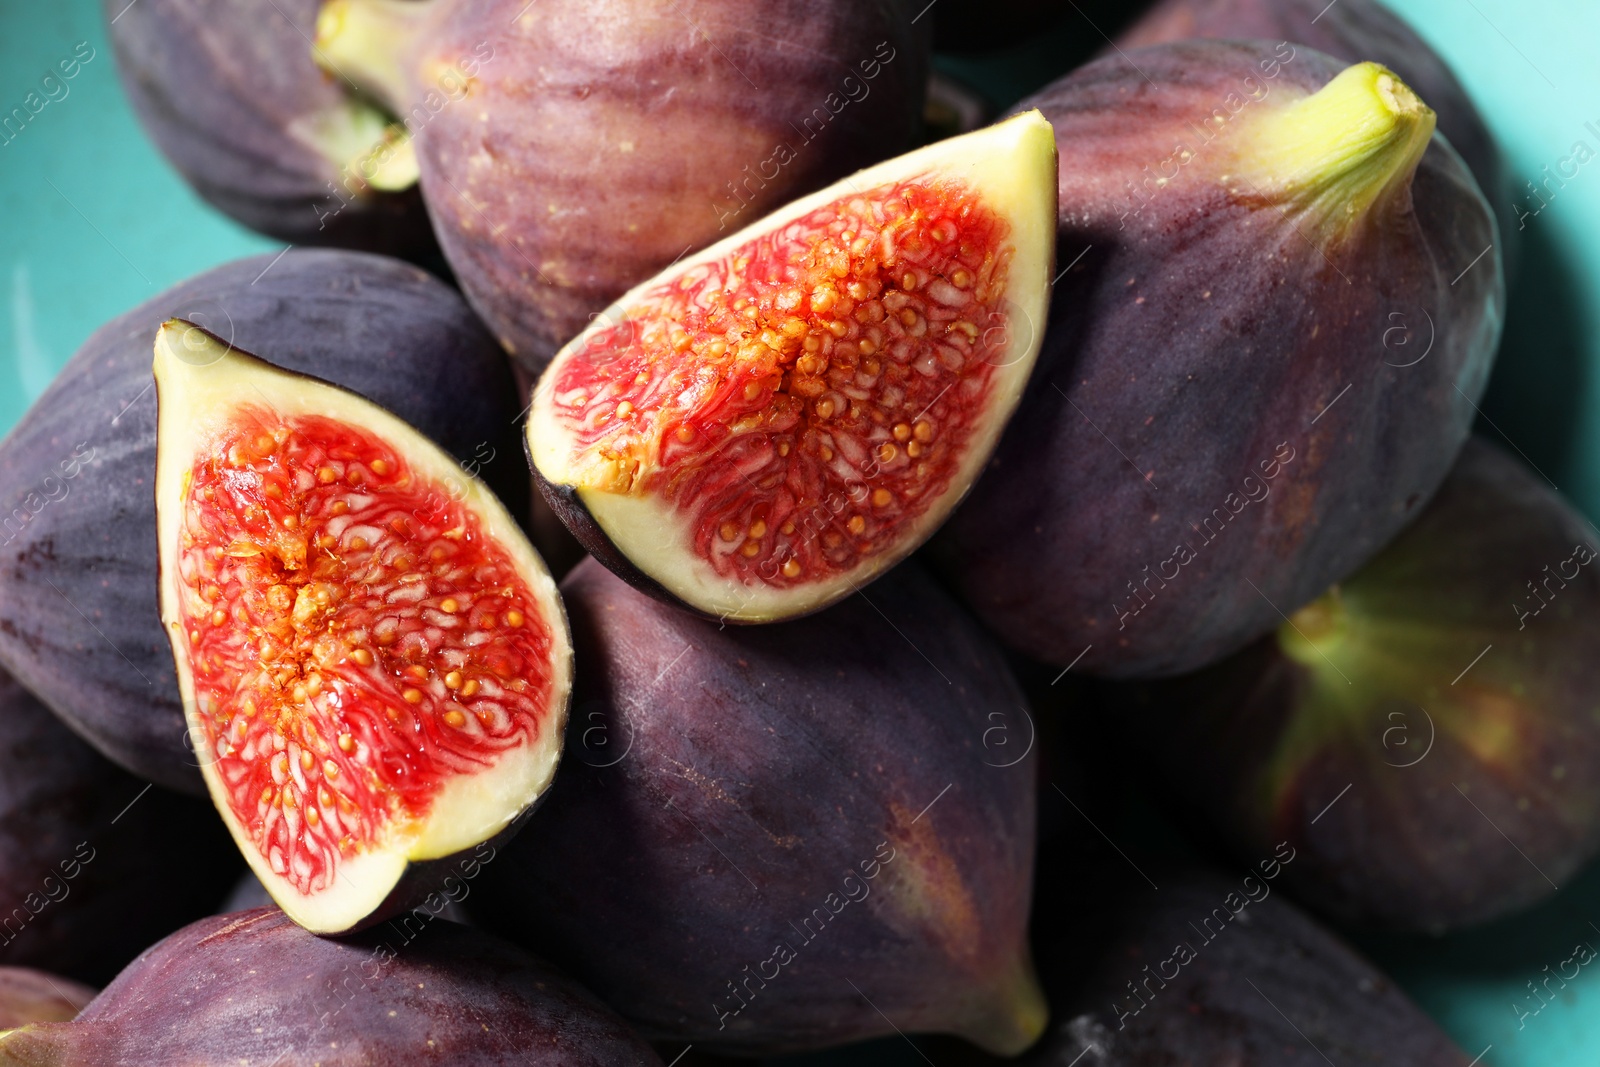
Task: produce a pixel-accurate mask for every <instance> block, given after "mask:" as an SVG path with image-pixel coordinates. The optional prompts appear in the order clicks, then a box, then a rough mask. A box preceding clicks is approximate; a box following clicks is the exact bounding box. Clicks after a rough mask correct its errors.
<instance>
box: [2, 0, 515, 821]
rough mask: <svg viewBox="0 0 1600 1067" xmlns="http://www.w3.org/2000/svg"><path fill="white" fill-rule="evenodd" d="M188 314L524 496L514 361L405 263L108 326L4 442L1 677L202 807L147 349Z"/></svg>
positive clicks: (372, 262) (268, 260) (236, 265)
mask: <svg viewBox="0 0 1600 1067" xmlns="http://www.w3.org/2000/svg"><path fill="white" fill-rule="evenodd" d="M141 2H142V0H141ZM175 315H176V316H183V317H186V318H189V319H192V320H195V321H198V322H203V323H206V324H208V325H209V326H210V327H211V329H212V330H214V331H215V332H217V333H218V334H220V335H221V336H223V337H225V338H227V339H229V340H231V341H233V342H235V343H237V344H239V345H241V346H244V347H246V348H250V349H256V350H269V351H271V352H272V355H273V358H274V359H275V360H277V361H279V362H280V363H281V364H282V365H283V366H285V367H287V368H289V369H291V370H299V371H306V372H308V373H311V374H315V375H318V376H319V377H323V378H327V379H329V380H330V381H334V382H338V383H339V384H341V385H344V386H347V387H349V388H352V389H354V390H356V391H357V392H359V393H361V394H363V395H364V396H367V397H369V398H370V399H372V400H374V401H376V402H377V403H379V404H382V405H383V406H384V407H386V408H388V409H389V410H391V411H394V412H397V413H398V414H399V415H400V416H401V417H403V418H405V419H406V420H407V421H409V422H411V423H412V424H414V425H415V426H417V427H418V428H419V429H420V430H422V432H423V433H426V434H428V435H429V436H431V437H432V438H433V439H434V440H436V441H439V442H440V443H441V444H443V445H444V446H445V447H446V448H448V449H449V450H450V451H451V452H453V453H454V454H455V455H456V456H458V457H459V458H460V459H461V462H462V464H463V466H464V468H465V469H466V470H467V471H469V472H479V473H481V474H482V475H483V476H484V477H485V478H487V479H488V480H489V481H490V482H491V483H492V484H493V486H494V488H495V490H496V492H498V493H499V494H500V495H501V497H502V498H503V499H504V500H505V501H506V503H507V505H508V506H509V507H511V508H512V509H513V511H514V512H519V513H520V511H521V510H522V509H524V508H525V507H526V501H527V499H528V492H529V488H530V487H529V485H528V477H527V468H526V466H525V465H524V464H523V463H522V461H521V460H520V458H519V455H518V453H519V452H520V449H519V448H518V446H517V437H518V431H517V430H516V428H515V427H514V426H513V423H514V422H515V421H516V420H517V416H518V408H519V405H518V404H517V401H516V393H515V386H514V384H513V382H512V376H511V373H510V371H509V370H508V368H507V365H506V364H507V361H506V359H505V356H504V354H503V353H501V351H500V349H499V347H498V346H497V345H496V344H495V342H494V339H493V338H492V337H490V336H489V335H488V334H487V333H486V332H485V331H484V329H483V327H482V326H481V325H480V324H479V323H478V321H477V319H476V318H475V317H474V316H473V314H472V312H471V310H470V309H469V308H468V307H467V306H466V304H465V303H463V302H462V300H461V298H460V297H459V296H458V295H456V294H455V293H454V292H452V291H451V290H450V289H448V288H447V287H446V286H444V285H442V284H441V283H439V282H438V281H436V280H434V279H433V278H431V277H429V276H428V275H427V274H425V273H423V272H422V271H420V270H418V269H416V268H414V267H411V266H408V265H406V264H404V263H400V262H397V261H395V260H391V259H385V258H382V257H379V256H371V255H363V254H360V253H353V252H337V251H328V250H299V249H296V250H293V251H290V252H286V253H284V254H283V255H282V258H281V259H276V260H275V259H274V258H273V257H272V256H270V255H268V256H260V257H254V258H250V259H243V260H238V261H236V262H233V263H229V264H226V265H224V266H221V267H218V268H216V269H214V270H211V271H208V272H206V273H204V274H201V275H199V276H197V277H195V278H192V279H190V280H189V281H187V282H184V283H182V284H180V285H178V286H175V287H174V288H172V289H169V290H168V291H166V292H165V293H162V294H161V295H160V296H157V297H155V298H154V299H152V300H150V301H149V302H148V303H145V304H143V305H141V306H139V307H137V308H135V309H133V310H132V311H129V312H127V313H126V314H124V315H121V316H119V317H118V318H116V319H113V320H112V321H111V322H109V323H107V324H106V325H105V326H103V327H101V328H100V329H99V330H97V331H96V332H95V333H94V335H93V336H91V337H90V338H89V340H88V341H86V342H85V343H84V345H83V347H82V348H81V349H79V350H78V353H77V354H76V355H75V356H74V357H73V359H72V360H71V362H69V363H68V364H67V366H66V367H65V368H64V369H63V370H62V372H61V373H60V375H59V376H58V377H57V378H56V380H55V382H54V383H53V384H52V385H51V386H50V388H49V389H48V390H46V391H45V393H44V395H43V396H41V397H40V398H39V400H38V401H37V402H36V403H35V404H34V405H33V407H32V408H31V409H30V410H29V412H28V413H27V414H26V415H25V416H23V419H22V421H21V422H20V423H18V425H17V426H16V428H15V429H14V430H13V431H12V432H11V434H10V436H8V437H7V438H6V439H5V441H4V442H3V443H0V666H3V667H4V668H5V669H7V670H9V671H10V672H11V673H12V674H14V675H15V676H16V677H17V679H18V680H19V681H21V682H22V683H23V684H24V685H26V686H27V687H28V688H29V689H31V690H32V691H33V692H34V693H36V694H37V695H38V696H39V697H40V699H42V700H43V701H44V702H45V703H46V704H47V705H49V706H50V708H51V709H52V710H54V711H55V712H56V713H57V714H58V715H60V716H61V717H62V718H63V719H64V720H65V721H66V722H67V723H68V724H69V725H70V726H72V728H73V729H74V730H76V731H78V733H80V734H81V735H82V736H84V737H85V738H87V739H88V740H89V741H90V743H92V744H93V745H94V746H95V747H96V748H98V749H99V750H100V751H101V752H103V753H105V755H107V756H108V757H110V758H111V759H112V760H114V761H116V762H117V763H119V764H121V765H122V766H124V767H126V768H128V769H129V770H131V771H132V772H133V773H135V774H137V775H139V776H140V777H142V778H147V779H150V780H151V781H155V782H159V783H160V784H162V785H165V786H169V787H171V788H174V789H181V790H185V791H188V792H192V793H196V794H199V793H203V792H204V788H205V786H204V783H203V782H202V781H201V779H200V772H199V766H198V765H199V758H198V757H197V756H196V755H195V754H194V753H193V752H192V751H191V748H192V747H193V745H192V742H191V741H190V739H189V738H188V735H187V733H186V731H185V726H184V720H183V709H182V705H181V704H180V702H179V699H178V687H177V681H176V678H175V676H174V674H173V670H172V649H171V646H170V645H169V644H168V643H167V639H166V637H165V635H164V634H163V633H162V629H161V621H160V608H159V606H158V605H157V603H156V519H155V498H154V496H153V494H152V485H153V482H154V477H155V468H156V409H155V395H154V394H155V389H154V381H153V379H152V378H151V374H150V346H151V343H152V342H153V341H154V339H155V334H156V328H157V327H158V326H160V325H161V323H162V322H164V321H166V320H167V319H169V318H172V317H173V316H175Z"/></svg>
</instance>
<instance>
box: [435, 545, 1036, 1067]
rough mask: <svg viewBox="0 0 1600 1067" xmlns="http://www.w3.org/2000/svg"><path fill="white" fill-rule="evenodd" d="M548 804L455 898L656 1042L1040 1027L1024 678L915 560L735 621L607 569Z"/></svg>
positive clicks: (578, 598) (736, 1047)
mask: <svg viewBox="0 0 1600 1067" xmlns="http://www.w3.org/2000/svg"><path fill="white" fill-rule="evenodd" d="M562 592H563V595H564V597H565V598H566V603H567V607H568V610H569V611H570V612H571V616H572V622H573V629H574V636H575V641H576V645H577V656H578V662H579V664H580V671H579V677H578V683H577V688H576V690H575V693H574V700H575V703H574V705H573V706H574V709H575V710H574V713H573V718H572V722H571V724H570V726H569V730H568V736H567V749H568V752H567V760H566V762H565V763H564V765H563V768H562V773H561V777H560V778H559V780H558V781H557V782H556V785H555V787H554V788H553V789H552V790H551V794H550V800H549V803H548V804H547V806H546V807H545V808H543V809H542V810H541V811H540V813H539V815H538V817H537V818H535V819H533V820H531V821H530V822H529V823H528V825H527V826H526V827H525V828H524V829H523V831H522V832H521V833H520V834H519V835H518V836H517V838H516V839H515V840H514V841H512V842H511V844H510V845H508V846H507V847H506V848H505V849H504V850H503V855H502V856H501V857H500V858H499V859H497V860H496V862H495V863H494V865H493V866H492V867H489V868H488V869H487V870H486V871H485V872H484V876H483V879H482V884H481V886H480V887H479V888H478V891H477V892H475V893H474V894H473V895H472V896H471V897H470V898H469V899H468V900H467V902H466V904H467V908H468V909H469V911H472V912H473V915H474V918H475V919H477V920H478V921H479V922H480V923H482V924H483V925H484V926H485V928H487V929H491V930H493V931H495V932H497V933H501V934H503V935H506V936H509V937H511V938H512V939H513V940H516V941H519V942H522V943H526V944H528V945H529V946H530V947H531V948H534V949H535V950H536V951H539V952H540V953H542V954H545V955H548V956H550V957H551V958H552V959H554V960H555V961H556V962H557V963H558V964H561V965H562V966H565V967H567V968H568V969H570V970H571V971H572V972H573V973H574V974H575V975H576V976H577V978H578V979H579V980H580V981H581V982H583V983H584V984H585V985H587V986H588V987H590V988H592V989H594V990H595V992H596V993H598V994H599V995H600V997H601V998H602V999H603V1000H605V1001H606V1002H607V1003H608V1004H611V1005H612V1006H613V1007H615V1008H617V1010H618V1011H620V1012H621V1013H622V1014H623V1015H624V1016H625V1017H626V1018H628V1019H630V1020H631V1021H632V1022H633V1023H634V1024H635V1025H637V1026H638V1027H640V1029H641V1031H642V1032H643V1033H644V1034H645V1036H646V1037H648V1038H651V1039H661V1040H669V1039H670V1040H673V1041H688V1042H692V1043H693V1044H694V1045H695V1046H696V1048H697V1049H701V1050H704V1051H714V1052H719V1053H736V1054H741V1055H757V1054H768V1053H779V1052H788V1051H800V1050H808V1049H816V1048H821V1047H826V1046H829V1045H836V1044H843V1043H846V1042H849V1041H853V1040H859V1039H862V1038H867V1037H874V1036H880V1035H884V1034H891V1035H892V1034H893V1033H894V1032H895V1028H898V1029H900V1030H903V1031H917V1030H936V1031H942V1032H947V1033H955V1034H959V1035H962V1036H964V1037H966V1038H967V1039H968V1040H970V1041H972V1042H974V1043H976V1044H979V1045H982V1046H984V1047H987V1048H990V1049H993V1050H995V1051H998V1052H1001V1053H1004V1054H1014V1053H1016V1052H1019V1051H1021V1050H1022V1049H1023V1048H1025V1047H1027V1046H1028V1045H1029V1044H1031V1043H1032V1041H1033V1040H1034V1039H1035V1038H1036V1037H1037V1036H1038V1035H1039V1033H1040V1031H1041V1029H1042V1028H1043V1026H1044V1021H1045V1019H1044V1016H1045V1005H1044V1003H1043V1001H1042V1000H1041V999H1040V995H1039V991H1038V988H1037V986H1036V984H1035V982H1034V978H1033V973H1032V967H1031V964H1030V963H1029V959H1028V954H1027V948H1026V944H1025V939H1026V932H1025V928H1026V924H1027V918H1028V895H1029V894H1028V889H1029V881H1030V877H1031V870H1032V863H1033V829H1034V792H1033V790H1034V768H1035V761H1034V759H1033V758H1032V755H1031V750H1030V749H1024V748H1023V747H1022V744H1021V743H1020V739H1019V744H1018V745H1017V746H1016V748H1017V749H1018V752H1017V753H1016V754H1015V755H1011V754H1006V755H1005V756H1004V758H1001V749H1000V748H999V747H998V746H997V745H994V744H991V743H990V742H991V741H992V740H993V738H992V736H991V734H990V731H991V730H992V729H993V728H994V727H995V726H996V721H995V719H994V717H995V716H996V715H999V716H1001V717H1002V719H1003V720H1004V721H1011V722H1015V721H1016V720H1017V719H1018V718H1019V716H1018V708H1019V706H1020V704H1021V701H1022V697H1021V694H1020V693H1019V691H1018V689H1017V685H1016V682H1015V680H1014V679H1013V678H1012V677H1011V675H1010V673H1009V672H1008V670H1007V669H1006V666H1005V662H1004V660H1003V658H1002V657H1001V656H1000V654H999V652H998V650H997V649H996V648H995V647H994V645H993V643H992V642H991V641H990V640H989V638H988V637H987V635H985V634H984V633H983V632H982V631H981V630H980V629H979V628H978V627H977V626H976V625H974V623H973V622H972V621H971V619H970V618H969V617H967V616H966V615H965V614H964V613H963V612H962V611H961V609H960V608H958V607H957V606H956V605H955V604H954V602H953V601H952V600H951V599H950V598H949V597H948V595H947V594H945V593H943V592H941V591H940V590H939V589H938V588H937V586H935V585H934V584H933V582H932V581H931V579H929V578H928V577H927V576H926V575H925V574H923V573H921V572H919V571H918V570H917V569H916V568H915V565H913V564H907V565H906V566H903V567H900V568H897V569H896V570H895V572H894V573H893V574H892V575H889V576H888V577H886V578H885V579H884V580H883V581H882V582H880V583H879V584H878V585H877V586H874V587H873V589H872V591H871V594H870V599H869V596H868V594H862V595H861V596H859V597H856V598H852V599H851V600H848V601H846V602H844V603H842V604H839V605H837V606H835V607H833V608H832V609H830V610H829V611H828V612H826V613H824V614H822V615H818V616H815V617H812V618H809V619H804V620H800V621H797V622H790V623H784V624H779V625H775V626H768V627H761V628H759V629H751V628H745V627H732V628H723V627H719V626H717V625H716V624H715V623H711V622H707V621H703V620H700V619H696V618H694V617H693V616H690V615H688V614H686V613H684V612H680V611H676V610H674V609H672V608H670V607H668V606H666V605H664V604H661V603H659V602H657V601H654V600H651V599H650V598H648V597H645V596H643V595H642V594H640V593H638V592H637V591H635V590H633V589H631V588H629V587H628V585H627V584H626V583H624V582H623V581H621V580H620V579H619V578H617V577H615V576H614V575H612V574H610V573H609V572H608V571H606V570H605V568H603V567H601V566H600V565H599V564H598V563H596V562H595V561H593V560H586V561H585V562H583V563H581V564H579V565H578V567H577V568H576V569H575V570H574V571H573V572H572V573H571V574H570V575H569V576H568V577H567V579H566V581H565V582H564V583H563V584H562Z"/></svg>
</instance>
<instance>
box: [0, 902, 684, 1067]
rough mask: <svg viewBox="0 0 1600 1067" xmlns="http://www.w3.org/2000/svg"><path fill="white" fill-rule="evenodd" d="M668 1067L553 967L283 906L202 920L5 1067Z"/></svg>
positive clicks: (510, 953) (504, 949)
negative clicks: (341, 929) (343, 926)
mask: <svg viewBox="0 0 1600 1067" xmlns="http://www.w3.org/2000/svg"><path fill="white" fill-rule="evenodd" d="M81 1063H92V1064H95V1065H96V1067H189V1065H191V1064H198V1063H218V1064H220V1063H259V1064H273V1065H275V1067H313V1065H316V1067H380V1065H382V1067H389V1065H400V1064H406V1065H410V1064H419V1065H420V1064H441V1065H443V1064H449V1065H452V1067H660V1063H661V1061H660V1060H659V1059H658V1058H657V1057H656V1055H655V1053H654V1052H652V1051H651V1050H650V1047H649V1046H648V1045H646V1044H645V1043H644V1042H643V1041H640V1040H639V1038H638V1037H636V1036H635V1035H634V1034H633V1032H632V1031H631V1030H629V1029H628V1027H627V1024H625V1023H624V1022H623V1021H622V1020H621V1019H619V1018H617V1017H616V1015H615V1014H614V1013H613V1012H611V1011H610V1010H609V1009H608V1008H606V1007H605V1005H603V1004H601V1003H600V1002H599V1001H598V1000H596V999H595V998H594V997H593V996H592V995H591V994H589V993H588V992H586V991H585V990H583V989H582V988H580V987H579V986H577V985H576V984H574V983H573V982H572V981H571V980H569V979H567V978H566V977H564V976H563V975H561V974H560V973H558V972H557V971H555V970H553V969H552V968H551V967H549V966H548V965H547V964H545V963H542V962H541V961H539V960H537V959H535V958H534V957H532V956H530V955H528V954H527V953H525V952H523V951H522V950H520V949H518V948H515V947H513V946H511V945H508V944H506V943H505V942H503V941H500V940H499V939H497V938H493V937H490V936H489V935H487V934H484V933H482V932H480V931H477V930H472V929H469V928H467V927H464V926H458V925H456V924H455V923H451V922H448V921H446V920H443V919H439V920H434V921H432V922H429V923H426V924H422V923H412V924H411V925H409V926H404V927H402V926H400V925H398V924H391V925H387V926H383V927H379V928H377V929H374V930H371V931H368V932H367V933H364V934H362V935H360V936H358V937H353V938H347V939H343V940H337V941H335V940H332V939H324V938H320V937H317V936H316V935H315V934H311V933H307V932H306V931H305V930H302V929H301V928H300V927H298V926H296V925H295V924H294V923H293V922H291V921H290V920H289V919H288V918H287V917H286V916H285V915H284V914H283V913H282V912H281V911H279V910H278V909H276V908H257V909H254V910H252V911H246V912H240V913H236V914H233V915H218V916H213V917H211V918H208V919H202V920H200V921H199V922H197V923H194V924H192V925H190V926H187V927H185V928H184V929H182V930H179V931H178V932H177V933H175V934H173V935H172V936H171V937H168V938H167V939H166V940H164V941H162V942H161V943H160V944H158V945H155V946H153V947H152V948H150V949H149V950H148V951H146V952H145V953H144V954H143V955H142V956H140V957H139V958H138V959H137V960H135V961H134V962H133V963H132V964H131V965H130V966H129V967H128V968H127V969H126V970H125V971H123V972H122V973H121V974H120V975H118V976H117V979H116V981H114V982H112V983H111V984H110V985H109V986H107V987H106V989H105V991H104V992H103V993H101V994H100V995H99V996H98V997H96V998H95V1000H94V1002H93V1003H92V1004H90V1005H89V1007H88V1008H86V1009H85V1010H84V1012H83V1013H82V1014H81V1015H79V1016H78V1018H77V1019H76V1020H74V1021H73V1022H70V1023H47V1024H40V1025H35V1026H29V1027H25V1028H23V1029H21V1030H17V1031H12V1032H11V1033H10V1034H7V1035H5V1036H0V1067H65V1065H67V1064H81Z"/></svg>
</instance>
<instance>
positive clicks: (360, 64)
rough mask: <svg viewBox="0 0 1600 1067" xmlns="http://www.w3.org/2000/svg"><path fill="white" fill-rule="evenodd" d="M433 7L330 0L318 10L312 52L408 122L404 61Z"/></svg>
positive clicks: (397, 0) (392, 0)
mask: <svg viewBox="0 0 1600 1067" xmlns="http://www.w3.org/2000/svg"><path fill="white" fill-rule="evenodd" d="M433 7H434V5H433V4H432V3H430V2H428V0H327V2H326V3H324V4H323V5H322V10H321V11H319V12H318V13H317V38H316V41H315V42H314V43H313V44H312V46H311V53H312V55H313V56H314V57H315V59H316V61H317V63H318V64H319V65H320V66H322V67H323V68H324V69H325V70H327V71H329V72H330V73H332V74H334V75H335V76H337V77H339V78H343V79H345V80H347V81H349V82H350V83H352V84H354V85H355V87H356V88H357V89H359V90H360V91H361V92H363V93H366V94H367V95H369V96H371V97H372V98H373V99H375V100H377V101H378V102H379V103H380V104H383V105H384V106H385V107H387V108H388V109H389V110H390V111H391V112H393V113H394V114H396V115H400V116H402V121H403V116H404V115H405V113H406V111H407V110H408V108H407V106H406V101H407V97H408V95H409V93H408V83H407V78H406V74H405V67H404V64H405V62H406V60H407V59H408V58H409V53H410V50H411V46H412V43H413V42H414V41H416V40H417V39H418V36H419V34H420V33H421V32H422V28H423V26H424V25H425V24H426V22H427V21H428V19H429V18H430V16H431V15H432V12H433Z"/></svg>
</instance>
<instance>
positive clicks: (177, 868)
mask: <svg viewBox="0 0 1600 1067" xmlns="http://www.w3.org/2000/svg"><path fill="white" fill-rule="evenodd" d="M147 790H148V792H147ZM242 866H243V864H242V863H241V861H240V859H239V856H238V852H237V850H236V849H235V848H234V847H233V843H232V841H230V840H229V838H228V832H227V830H226V829H225V828H224V827H223V825H222V822H221V821H220V820H219V819H218V818H217V817H216V813H215V812H213V811H212V810H211V807H210V805H209V804H206V803H204V802H203V801H199V800H193V799H191V798H189V797H181V796H176V795H174V794H172V793H168V792H166V791H165V790H162V789H154V788H151V787H150V786H148V785H146V784H145V783H143V782H140V781H139V780H138V779H136V778H134V777H133V776H132V775H129V774H126V773H124V772H123V771H121V770H118V769H117V768H116V767H114V766H112V765H111V764H110V763H108V762H107V761H106V760H105V759H104V758H103V757H102V756H100V754H99V753H97V752H95V750H94V749H92V748H90V747H89V746H88V745H86V744H84V743H83V742H82V741H80V740H78V738H77V737H75V736H74V735H73V733H72V731H70V730H68V729H67V728H66V727H65V726H63V725H61V723H60V722H58V721H57V720H56V718H55V716H54V715H51V714H50V712H49V710H48V709H47V708H45V707H44V706H43V705H42V704H40V703H39V702H38V701H37V700H35V699H34V698H33V697H32V696H31V695H29V694H28V692H27V690H25V689H23V688H22V687H21V686H20V685H18V684H17V683H16V682H15V681H13V680H12V679H11V678H9V677H6V676H5V675H4V674H0V965H4V966H8V967H42V968H47V969H49V970H51V971H55V972H58V973H60V974H64V975H69V976H71V977H72V978H75V979H78V980H81V981H85V982H91V983H95V984H99V983H101V982H104V981H106V980H107V979H109V978H110V977H111V976H112V975H114V974H116V973H117V971H118V970H119V969H120V968H121V967H122V966H123V965H124V964H125V963H127V962H128V961H129V960H131V959H132V958H133V957H134V956H135V955H137V954H138V953H139V952H140V951H142V950H143V949H144V948H145V946H147V945H149V944H150V942H152V941H154V940H155V939H156V938H159V937H163V936H165V935H166V934H168V933H171V932H172V931H173V930H175V929H177V928H178V927H179V926H181V925H183V924H184V923H186V922H189V921H190V920H192V919H195V918H198V917H199V916H201V915H205V914H207V913H209V912H210V911H211V910H212V909H213V908H215V907H216V904H217V902H218V901H219V900H221V899H222V898H223V896H224V895H226V894H227V892H228V886H229V885H230V884H231V883H232V882H233V881H234V880H235V879H236V878H237V877H238V874H239V871H240V869H241V868H242ZM0 992H3V987H0Z"/></svg>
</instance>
